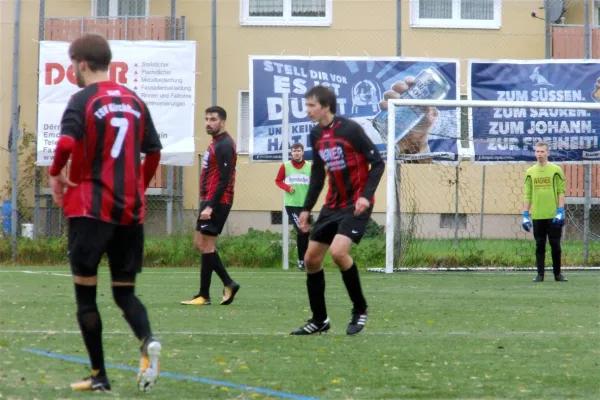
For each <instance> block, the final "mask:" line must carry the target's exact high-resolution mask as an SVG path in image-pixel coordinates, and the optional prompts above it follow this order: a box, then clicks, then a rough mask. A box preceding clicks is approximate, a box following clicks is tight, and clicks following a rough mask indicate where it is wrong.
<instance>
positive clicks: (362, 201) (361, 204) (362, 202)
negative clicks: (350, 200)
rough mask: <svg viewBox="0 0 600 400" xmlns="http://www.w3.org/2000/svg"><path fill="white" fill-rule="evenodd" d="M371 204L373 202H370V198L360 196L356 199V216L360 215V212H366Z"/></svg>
mask: <svg viewBox="0 0 600 400" xmlns="http://www.w3.org/2000/svg"><path fill="white" fill-rule="evenodd" d="M370 206H371V203H370V202H369V200H367V199H366V198H364V197H359V198H358V200H356V204H355V205H354V216H355V217H357V216H359V215H360V214H362V213H363V212H365V211H366V210H367V209H368V208H369V207H370Z"/></svg>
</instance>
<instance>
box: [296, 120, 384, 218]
mask: <svg viewBox="0 0 600 400" xmlns="http://www.w3.org/2000/svg"><path fill="white" fill-rule="evenodd" d="M310 144H311V147H312V154H313V165H312V170H311V176H310V184H309V188H308V194H307V195H306V200H305V203H304V210H306V211H311V210H312V208H313V207H314V205H315V203H316V202H317V199H318V198H319V194H320V193H321V190H322V189H323V186H324V184H325V167H327V177H328V180H329V190H328V192H327V197H326V200H325V206H326V207H328V208H331V209H345V208H350V207H354V205H355V204H356V201H357V200H358V199H359V198H360V197H364V198H366V199H367V200H369V202H370V203H371V204H374V202H375V190H376V189H377V185H378V184H379V181H380V180H381V176H382V175H383V172H384V169H385V164H384V163H383V159H382V158H381V154H380V153H379V151H378V150H377V147H375V144H374V143H373V142H372V141H371V139H369V137H368V136H367V134H366V133H365V131H364V130H363V128H362V127H361V126H360V125H359V124H358V123H356V122H355V121H352V120H351V119H348V118H344V117H337V116H336V117H335V118H334V119H333V121H332V122H331V124H329V125H328V126H326V127H322V126H320V125H316V126H315V127H314V128H313V129H312V130H311V132H310Z"/></svg>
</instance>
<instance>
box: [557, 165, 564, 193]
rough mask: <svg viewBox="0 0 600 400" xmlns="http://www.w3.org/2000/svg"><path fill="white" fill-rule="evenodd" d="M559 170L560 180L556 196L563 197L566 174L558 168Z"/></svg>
mask: <svg viewBox="0 0 600 400" xmlns="http://www.w3.org/2000/svg"><path fill="white" fill-rule="evenodd" d="M557 169H558V179H557V181H558V182H556V194H558V195H561V194H563V195H564V194H565V173H564V172H563V170H562V168H561V167H559V166H557Z"/></svg>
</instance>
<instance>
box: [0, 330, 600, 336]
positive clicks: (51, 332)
mask: <svg viewBox="0 0 600 400" xmlns="http://www.w3.org/2000/svg"><path fill="white" fill-rule="evenodd" d="M1 333H6V334H30V335H40V334H41V335H79V334H81V332H80V331H78V330H61V331H57V330H43V329H0V334H1ZM102 334H103V335H132V332H131V331H107V332H102ZM155 334H156V335H157V336H158V335H202V336H289V332H264V331H263V332H231V331H223V332H218V331H157V332H155ZM332 334H333V335H336V334H335V333H332ZM598 334H600V332H599V331H582V332H574V331H505V332H486V331H481V332H477V331H449V332H429V333H425V332H361V335H370V336H519V335H598ZM340 335H341V333H340Z"/></svg>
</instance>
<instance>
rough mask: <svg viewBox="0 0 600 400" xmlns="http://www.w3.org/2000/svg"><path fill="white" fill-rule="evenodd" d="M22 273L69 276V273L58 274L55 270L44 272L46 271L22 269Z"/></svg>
mask: <svg viewBox="0 0 600 400" xmlns="http://www.w3.org/2000/svg"><path fill="white" fill-rule="evenodd" d="M22 272H23V273H24V274H35V275H54V276H66V277H69V278H70V277H71V276H72V275H71V274H59V273H56V272H46V271H22Z"/></svg>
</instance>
